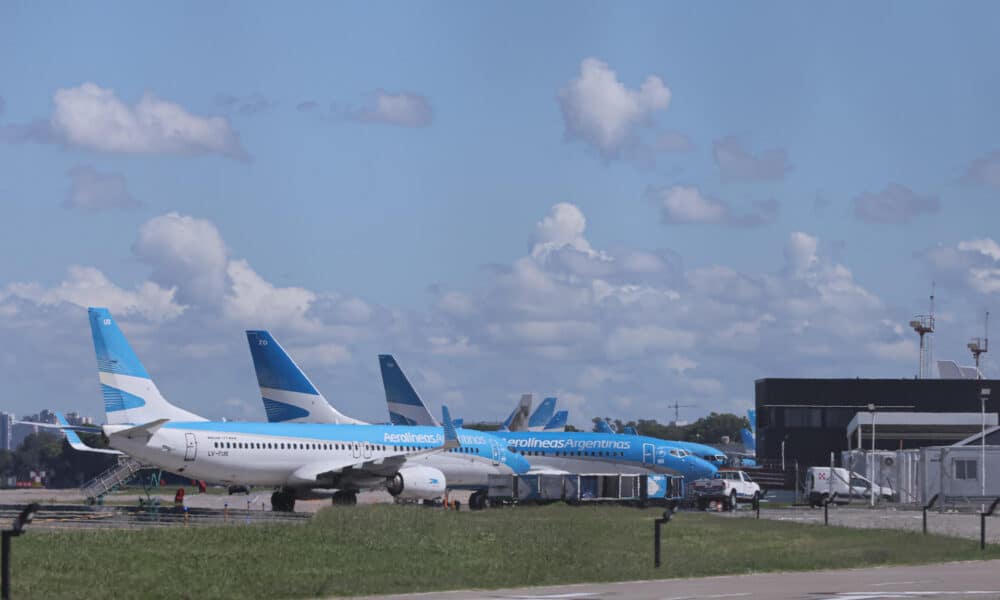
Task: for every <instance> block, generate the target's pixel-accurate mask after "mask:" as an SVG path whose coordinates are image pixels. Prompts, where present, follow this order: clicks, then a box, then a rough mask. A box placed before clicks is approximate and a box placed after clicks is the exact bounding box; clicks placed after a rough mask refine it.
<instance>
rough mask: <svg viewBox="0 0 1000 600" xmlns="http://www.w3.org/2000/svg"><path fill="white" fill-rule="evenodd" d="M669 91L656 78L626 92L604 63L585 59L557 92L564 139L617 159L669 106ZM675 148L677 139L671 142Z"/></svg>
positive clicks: (613, 72) (647, 79) (660, 80)
mask: <svg viewBox="0 0 1000 600" xmlns="http://www.w3.org/2000/svg"><path fill="white" fill-rule="evenodd" d="M670 97H671V92H670V89H669V88H668V87H667V86H666V85H665V84H664V83H663V80H662V79H660V78H659V77H657V76H655V75H650V76H648V77H647V78H646V79H645V81H643V82H642V85H641V86H639V88H638V89H629V88H627V87H626V86H625V84H623V83H622V82H620V81H619V80H618V74H617V73H615V71H614V70H612V69H611V68H610V67H609V66H608V65H607V63H605V62H602V61H600V60H598V59H596V58H586V59H584V60H583V62H581V63H580V74H579V76H578V77H577V78H575V79H573V80H571V81H570V82H569V83H568V84H566V86H565V87H563V89H562V90H561V91H560V92H559V96H558V101H559V108H560V110H561V111H562V117H563V123H564V125H565V132H566V139H570V140H581V141H583V142H586V143H588V144H590V145H592V146H593V147H594V148H596V149H597V151H598V152H600V154H601V155H602V156H603V157H604V158H606V159H609V158H616V157H617V156H618V155H619V153H620V152H621V151H622V149H623V147H624V146H625V145H626V144H627V143H628V142H629V141H631V140H632V138H633V137H634V136H635V135H636V128H637V127H639V126H640V125H641V124H643V123H644V122H646V121H647V120H648V119H649V117H650V116H651V115H653V114H654V113H655V112H657V111H663V110H666V109H667V107H668V106H670ZM670 144H671V145H673V146H676V145H677V140H676V139H674V140H670Z"/></svg>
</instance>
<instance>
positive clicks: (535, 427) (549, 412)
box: [386, 387, 556, 431]
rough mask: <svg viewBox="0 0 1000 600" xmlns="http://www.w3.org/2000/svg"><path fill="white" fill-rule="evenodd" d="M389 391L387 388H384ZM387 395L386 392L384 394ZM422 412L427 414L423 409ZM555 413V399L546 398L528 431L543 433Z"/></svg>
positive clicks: (529, 423) (533, 416)
mask: <svg viewBox="0 0 1000 600" xmlns="http://www.w3.org/2000/svg"><path fill="white" fill-rule="evenodd" d="M386 389H387V390H388V389H389V388H388V387H387V388H386ZM386 394H388V392H386ZM424 412H427V410H426V409H425V410H424ZM555 412H556V399H555V398H546V399H544V400H542V403H541V404H539V405H538V408H536V409H535V412H533V413H531V417H530V418H529V419H528V431H545V426H546V425H547V424H548V422H549V421H550V420H551V419H552V416H553V415H554V414H555Z"/></svg>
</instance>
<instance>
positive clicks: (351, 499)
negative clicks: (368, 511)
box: [333, 491, 358, 506]
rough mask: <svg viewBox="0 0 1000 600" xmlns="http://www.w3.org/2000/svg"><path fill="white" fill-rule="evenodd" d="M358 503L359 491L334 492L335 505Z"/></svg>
mask: <svg viewBox="0 0 1000 600" xmlns="http://www.w3.org/2000/svg"><path fill="white" fill-rule="evenodd" d="M357 503H358V493H357V492H349V491H340V492H336V493H334V494H333V504H334V505H335V506H354V505H355V504H357Z"/></svg>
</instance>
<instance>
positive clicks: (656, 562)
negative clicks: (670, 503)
mask: <svg viewBox="0 0 1000 600" xmlns="http://www.w3.org/2000/svg"><path fill="white" fill-rule="evenodd" d="M672 514H673V511H671V510H670V509H669V508H668V509H667V510H665V511H663V517H661V518H659V519H656V521H654V522H653V531H654V533H653V566H655V567H656V568H657V569H659V568H660V527H662V526H663V525H665V524H667V523H669V522H670V517H671V516H672Z"/></svg>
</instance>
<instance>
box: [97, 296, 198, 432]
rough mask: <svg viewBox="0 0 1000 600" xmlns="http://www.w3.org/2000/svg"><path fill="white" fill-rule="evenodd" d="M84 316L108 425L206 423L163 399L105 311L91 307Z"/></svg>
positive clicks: (108, 313) (107, 311)
mask: <svg viewBox="0 0 1000 600" xmlns="http://www.w3.org/2000/svg"><path fill="white" fill-rule="evenodd" d="M87 313H88V315H89V317H90V333H91V336H93V338H94V352H95V353H96V354H97V371H98V373H97V374H98V377H99V378H100V381H101V393H102V394H103V395H104V414H105V417H106V418H107V421H108V425H123V424H137V423H148V422H150V421H155V420H157V419H170V420H172V421H204V420H205V419H204V418H202V417H199V416H198V415H196V414H194V413H191V412H188V411H186V410H184V409H182V408H178V407H176V406H174V405H173V404H170V403H169V402H167V401H166V400H165V399H164V398H163V396H162V395H161V394H160V390H158V389H157V387H156V384H155V383H153V380H152V378H150V376H149V373H147V372H146V368H145V367H143V366H142V362H140V361H139V357H138V356H136V355H135V352H133V351H132V347H131V346H130V345H129V343H128V340H126V339H125V335H124V334H123V333H122V331H121V329H119V328H118V324H117V323H115V320H114V318H113V317H112V316H111V312H110V311H109V310H108V309H106V308H90V309H88V310H87Z"/></svg>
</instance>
